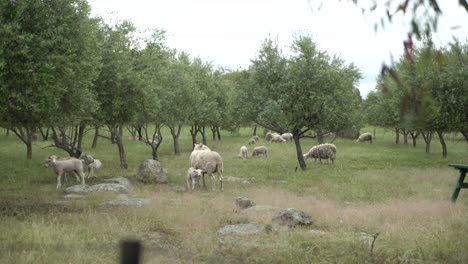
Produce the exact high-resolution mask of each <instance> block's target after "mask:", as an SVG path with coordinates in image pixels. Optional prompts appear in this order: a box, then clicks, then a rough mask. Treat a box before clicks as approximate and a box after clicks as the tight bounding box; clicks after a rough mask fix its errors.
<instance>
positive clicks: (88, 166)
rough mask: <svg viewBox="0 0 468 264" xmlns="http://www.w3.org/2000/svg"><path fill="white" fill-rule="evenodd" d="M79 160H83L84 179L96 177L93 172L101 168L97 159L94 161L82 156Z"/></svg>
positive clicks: (85, 155) (89, 156) (91, 157)
mask: <svg viewBox="0 0 468 264" xmlns="http://www.w3.org/2000/svg"><path fill="white" fill-rule="evenodd" d="M80 159H81V160H83V164H84V168H85V171H86V173H85V174H86V178H88V179H89V178H92V177H96V178H97V176H95V175H94V170H95V169H99V168H101V166H102V162H101V161H100V160H98V159H95V158H94V157H93V156H91V155H89V154H83V155H82V156H81V157H80Z"/></svg>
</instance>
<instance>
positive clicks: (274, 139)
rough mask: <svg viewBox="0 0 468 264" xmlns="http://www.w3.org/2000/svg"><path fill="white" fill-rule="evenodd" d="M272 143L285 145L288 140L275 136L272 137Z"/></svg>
mask: <svg viewBox="0 0 468 264" xmlns="http://www.w3.org/2000/svg"><path fill="white" fill-rule="evenodd" d="M271 142H277V143H283V142H286V140H285V139H284V138H283V137H282V136H281V135H278V134H273V135H272V136H271Z"/></svg>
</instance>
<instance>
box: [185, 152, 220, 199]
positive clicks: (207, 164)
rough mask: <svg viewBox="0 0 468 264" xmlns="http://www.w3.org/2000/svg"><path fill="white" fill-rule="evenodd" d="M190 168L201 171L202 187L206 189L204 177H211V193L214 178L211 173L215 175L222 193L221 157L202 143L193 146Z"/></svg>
mask: <svg viewBox="0 0 468 264" xmlns="http://www.w3.org/2000/svg"><path fill="white" fill-rule="evenodd" d="M190 166H191V167H194V168H195V169H201V170H202V171H203V176H202V180H203V187H206V184H205V177H204V175H205V174H209V175H210V176H211V190H212V191H214V185H215V183H214V181H215V176H214V175H213V173H216V174H217V175H218V180H219V183H220V190H221V191H223V172H224V163H223V158H221V155H219V153H218V152H216V151H211V150H210V148H208V147H207V146H205V145H203V144H202V143H200V144H195V145H194V148H193V151H192V153H191V154H190Z"/></svg>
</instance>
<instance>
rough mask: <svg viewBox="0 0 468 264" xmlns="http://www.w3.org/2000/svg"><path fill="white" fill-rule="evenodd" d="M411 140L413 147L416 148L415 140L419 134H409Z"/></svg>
mask: <svg viewBox="0 0 468 264" xmlns="http://www.w3.org/2000/svg"><path fill="white" fill-rule="evenodd" d="M410 135H411V138H412V139H413V147H414V148H415V147H416V138H418V136H419V132H410Z"/></svg>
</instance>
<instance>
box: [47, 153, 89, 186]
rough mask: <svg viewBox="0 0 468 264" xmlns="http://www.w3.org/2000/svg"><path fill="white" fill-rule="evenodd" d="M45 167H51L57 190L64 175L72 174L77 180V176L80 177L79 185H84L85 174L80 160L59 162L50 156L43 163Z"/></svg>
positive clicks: (71, 159)
mask: <svg viewBox="0 0 468 264" xmlns="http://www.w3.org/2000/svg"><path fill="white" fill-rule="evenodd" d="M44 165H45V167H46V168H47V167H48V166H52V168H54V172H55V174H56V175H57V187H56V188H57V189H59V188H60V187H61V186H62V184H61V178H62V175H63V174H64V173H67V172H72V173H74V174H75V176H76V177H77V179H78V176H80V177H81V184H83V185H84V184H85V174H84V168H83V162H82V161H81V160H80V159H76V158H70V159H67V160H59V159H58V157H57V156H55V155H51V156H49V157H48V158H47V160H46V161H45V162H44Z"/></svg>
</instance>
